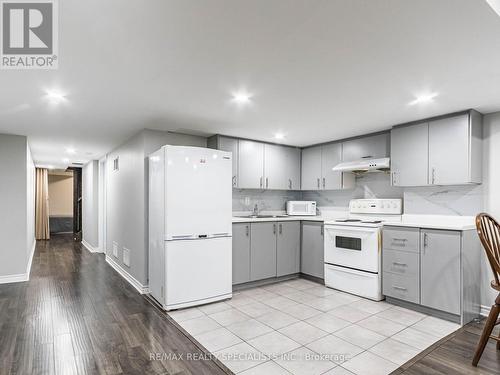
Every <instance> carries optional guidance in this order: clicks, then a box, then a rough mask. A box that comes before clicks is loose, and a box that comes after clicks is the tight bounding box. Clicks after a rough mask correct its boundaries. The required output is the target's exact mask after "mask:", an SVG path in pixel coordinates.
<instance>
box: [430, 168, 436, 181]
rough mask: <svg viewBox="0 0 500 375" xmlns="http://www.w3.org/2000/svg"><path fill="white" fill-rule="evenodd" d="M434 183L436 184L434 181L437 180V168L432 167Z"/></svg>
mask: <svg viewBox="0 0 500 375" xmlns="http://www.w3.org/2000/svg"><path fill="white" fill-rule="evenodd" d="M431 179H432V184H433V185H434V182H435V181H436V168H434V167H433V168H432V178H431Z"/></svg>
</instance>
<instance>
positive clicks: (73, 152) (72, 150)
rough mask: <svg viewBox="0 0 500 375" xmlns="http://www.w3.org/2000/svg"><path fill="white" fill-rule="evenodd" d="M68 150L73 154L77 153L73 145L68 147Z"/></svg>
mask: <svg viewBox="0 0 500 375" xmlns="http://www.w3.org/2000/svg"><path fill="white" fill-rule="evenodd" d="M66 152H67V153H68V154H71V155H73V154H76V150H75V149H74V148H73V147H66Z"/></svg>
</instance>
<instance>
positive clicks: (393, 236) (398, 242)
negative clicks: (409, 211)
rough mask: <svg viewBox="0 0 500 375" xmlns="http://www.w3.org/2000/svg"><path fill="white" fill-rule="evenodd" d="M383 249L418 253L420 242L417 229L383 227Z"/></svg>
mask: <svg viewBox="0 0 500 375" xmlns="http://www.w3.org/2000/svg"><path fill="white" fill-rule="evenodd" d="M382 237H383V244H384V249H390V250H402V251H411V252H414V253H418V252H419V251H420V250H419V241H420V229H419V228H406V227H401V228H400V227H384V232H383V236H382Z"/></svg>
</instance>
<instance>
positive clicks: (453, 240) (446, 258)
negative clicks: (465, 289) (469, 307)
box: [420, 229, 461, 314]
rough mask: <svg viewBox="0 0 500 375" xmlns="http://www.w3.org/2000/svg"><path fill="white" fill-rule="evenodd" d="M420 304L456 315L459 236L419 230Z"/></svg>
mask: <svg viewBox="0 0 500 375" xmlns="http://www.w3.org/2000/svg"><path fill="white" fill-rule="evenodd" d="M421 236H422V238H421V244H422V246H421V258H420V259H421V269H420V272H421V276H420V283H421V290H420V293H421V303H422V305H424V306H427V307H432V308H434V309H438V310H441V311H446V312H449V313H452V314H460V291H461V285H460V246H461V238H460V232H454V231H448V230H430V229H422V230H421Z"/></svg>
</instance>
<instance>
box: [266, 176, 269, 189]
mask: <svg viewBox="0 0 500 375" xmlns="http://www.w3.org/2000/svg"><path fill="white" fill-rule="evenodd" d="M268 187H269V177H266V189H267V188H268Z"/></svg>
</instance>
